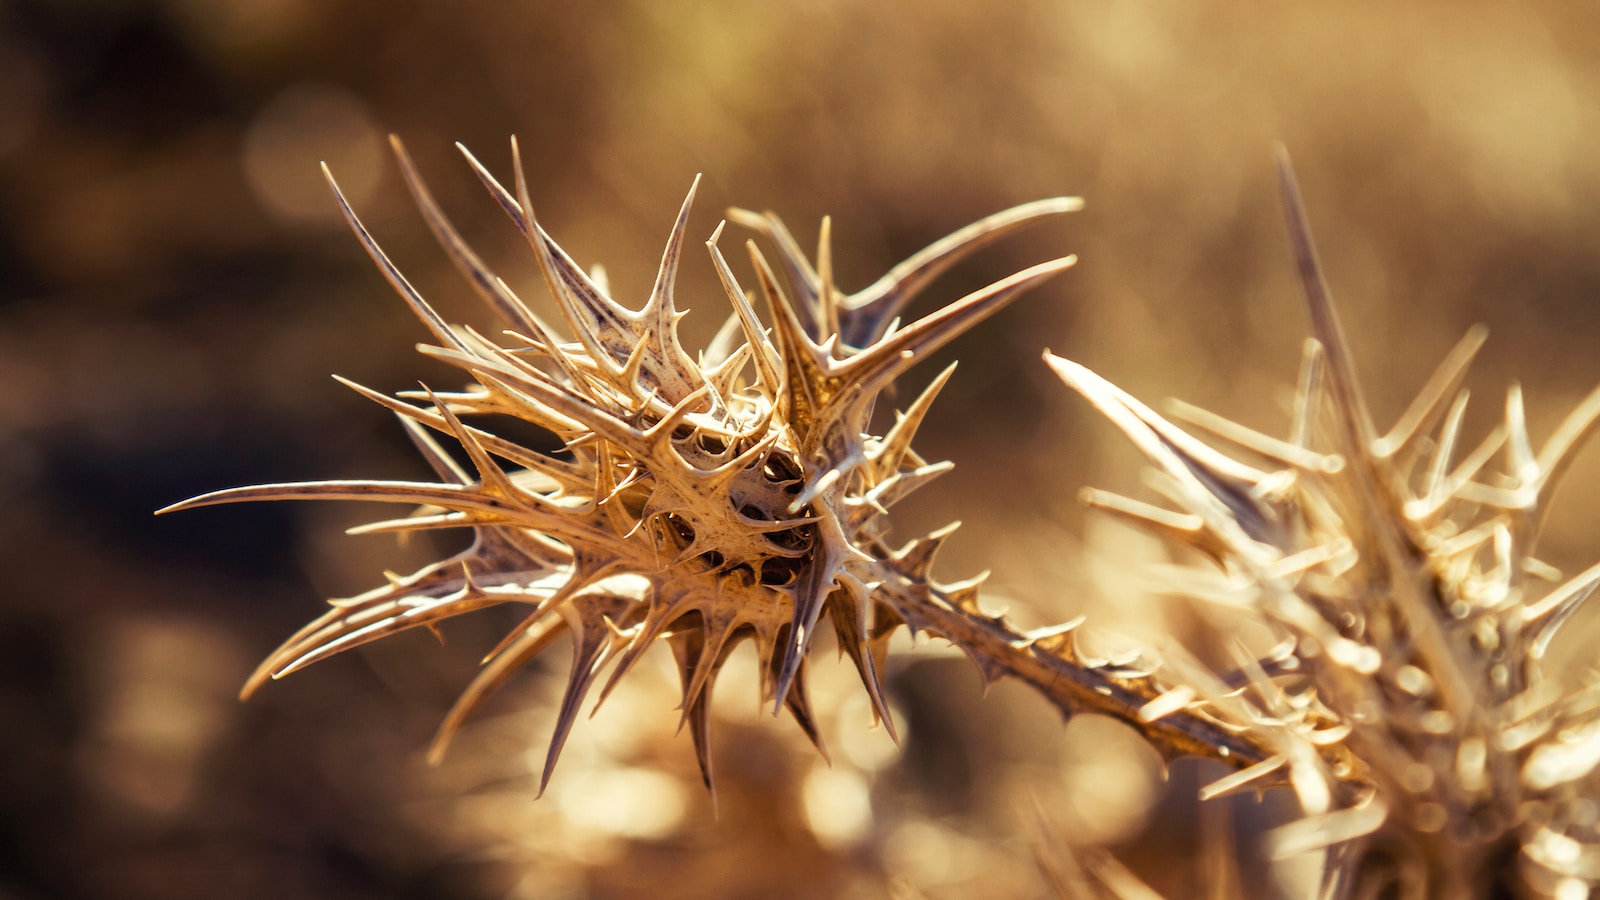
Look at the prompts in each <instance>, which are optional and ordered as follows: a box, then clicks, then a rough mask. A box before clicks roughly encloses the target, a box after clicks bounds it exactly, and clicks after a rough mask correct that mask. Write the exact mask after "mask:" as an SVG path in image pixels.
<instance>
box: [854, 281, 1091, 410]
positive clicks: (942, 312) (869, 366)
mask: <svg viewBox="0 0 1600 900" xmlns="http://www.w3.org/2000/svg"><path fill="white" fill-rule="evenodd" d="M1077 261H1078V258H1077V257H1076V256H1064V257H1061V258H1060V259H1054V260H1051V261H1049V262H1044V263H1040V264H1038V265H1036V266H1030V267H1028V268H1026V269H1023V270H1022V271H1021V272H1018V273H1017V274H1015V275H1012V276H1010V277H1009V278H1003V279H1001V280H1000V281H997V282H995V283H994V284H991V285H989V286H988V287H986V288H982V289H980V290H977V291H974V292H972V293H970V294H968V295H967V296H965V297H962V298H961V299H960V300H957V301H955V302H954V303H951V304H949V305H948V306H944V307H941V308H940V309H938V310H936V311H934V312H932V313H929V314H928V315H926V316H924V317H922V318H921V319H918V320H917V321H915V322H913V323H911V324H910V325H908V326H906V327H905V328H904V329H902V330H901V331H899V332H896V333H895V334H894V335H893V336H891V337H888V338H885V339H884V340H882V341H880V342H878V343H876V344H873V345H872V346H871V347H870V348H867V349H864V350H862V351H861V352H860V353H858V354H856V355H855V356H852V357H850V358H849V359H847V360H845V361H844V362H842V363H840V364H839V373H840V374H841V375H842V376H843V377H845V378H846V379H847V381H848V383H849V386H850V390H851V392H852V395H853V396H855V397H858V398H861V399H860V401H858V402H866V401H870V400H871V398H873V397H875V396H876V395H877V394H878V392H879V391H882V390H883V389H884V388H885V387H887V386H888V384H889V382H890V381H892V380H894V378H896V377H898V376H899V375H900V374H901V373H903V372H904V371H905V370H907V369H909V368H911V367H912V366H913V365H915V364H916V363H918V362H920V361H921V360H922V359H923V357H925V356H926V355H927V354H929V353H932V352H934V351H935V350H938V349H939V348H940V347H943V346H944V345H945V344H948V343H949V342H950V341H952V340H954V339H955V338H957V337H958V336H960V335H961V334H962V333H963V332H965V331H967V330H968V329H970V328H972V326H974V325H976V324H978V323H979V322H981V321H983V320H984V319H986V318H988V317H989V316H992V315H994V314H995V313H997V312H999V311H1000V310H1002V309H1004V308H1005V307H1006V306H1007V305H1009V304H1010V303H1011V301H1013V300H1015V299H1016V298H1017V297H1020V296H1021V295H1022V294H1023V293H1024V292H1026V291H1028V290H1031V289H1032V288H1034V287H1036V286H1038V285H1039V284H1041V283H1043V282H1045V281H1047V280H1049V279H1051V278H1053V277H1055V276H1056V275H1059V274H1061V273H1062V272H1064V271H1066V270H1067V269H1070V268H1072V266H1073V265H1075V264H1076V263H1077Z"/></svg>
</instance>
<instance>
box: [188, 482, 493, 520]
mask: <svg viewBox="0 0 1600 900" xmlns="http://www.w3.org/2000/svg"><path fill="white" fill-rule="evenodd" d="M258 500H371V501H375V502H380V503H412V504H419V505H429V506H438V507H443V508H445V509H455V510H460V511H462V512H484V513H491V514H493V513H506V512H509V510H508V509H507V508H506V506H505V505H504V503H503V502H502V501H500V500H497V499H494V498H487V497H485V496H484V495H483V494H480V493H478V492H477V491H475V490H473V489H472V487H471V486H470V485H459V486H452V485H442V484H436V483H433V482H428V481H366V480H360V479H352V480H329V481H294V482H284V483H282V484H260V485H252V486H250V487H237V488H228V489H225V490H220V491H212V492H210V493H208V494H201V495H200V496H198V497H192V498H190V499H188V500H184V501H183V502H181V503H174V504H172V505H171V506H168V507H164V508H162V509H158V510H156V515H163V514H166V513H170V512H178V511H179V510H185V509H198V508H199V507H202V506H216V505H219V504H223V503H244V502H247V501H258Z"/></svg>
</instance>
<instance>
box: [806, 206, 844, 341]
mask: <svg viewBox="0 0 1600 900" xmlns="http://www.w3.org/2000/svg"><path fill="white" fill-rule="evenodd" d="M816 301H817V308H816V313H815V315H816V318H817V322H818V325H819V326H820V327H821V330H820V331H819V332H818V333H816V334H814V335H812V337H813V338H815V339H816V340H818V341H821V340H825V339H827V338H828V337H831V336H833V335H836V334H839V333H840V331H839V328H840V323H839V306H840V303H839V297H838V288H836V287H835V286H834V284H833V217H832V216H823V217H822V226H821V227H820V228H819V229H818V231H817V298H816Z"/></svg>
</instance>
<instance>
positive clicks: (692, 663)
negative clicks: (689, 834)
mask: <svg viewBox="0 0 1600 900" xmlns="http://www.w3.org/2000/svg"><path fill="white" fill-rule="evenodd" d="M704 638H705V633H704V632H703V631H702V630H701V629H698V628H689V629H685V630H683V631H681V632H676V633H674V634H672V635H670V636H669V637H668V638H667V643H668V645H670V646H671V647H672V657H673V659H674V660H676V661H677V664H678V681H679V683H680V685H681V686H682V687H683V692H684V693H683V696H684V700H683V719H682V720H681V721H680V722H679V725H678V727H679V728H680V729H681V728H682V727H683V726H684V725H688V726H689V737H690V738H691V739H692V740H693V742H694V758H695V762H696V763H697V764H698V765H699V767H700V781H701V783H702V784H703V785H704V786H705V789H706V793H708V794H710V795H711V802H712V806H713V808H715V806H716V798H717V792H716V782H715V779H714V778H713V776H712V766H711V696H710V693H711V692H710V688H709V687H708V688H707V690H706V691H705V693H703V694H698V695H696V696H694V697H692V698H691V696H690V693H689V684H690V682H691V681H692V680H693V679H694V677H695V673H697V672H699V671H700V669H701V668H702V667H703V666H704V665H705V663H706V658H707V653H706V647H705V640H704ZM711 687H715V685H712V686H711Z"/></svg>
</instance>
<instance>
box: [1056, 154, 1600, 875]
mask: <svg viewBox="0 0 1600 900" xmlns="http://www.w3.org/2000/svg"><path fill="white" fill-rule="evenodd" d="M1280 171H1281V176H1282V190H1283V195H1284V200H1285V205H1286V207H1287V209H1288V213H1289V224H1290V232H1291V237H1292V244H1293V247H1294V251H1295V256H1296V260H1297V263H1298V266H1299V270H1300V275H1301V280H1302V282H1303V284H1304V287H1305V293H1306V298H1307V301H1308V308H1309V311H1310V318H1311V326H1312V333H1313V336H1314V337H1313V339H1312V340H1310V341H1308V342H1307V345H1306V353H1305V363H1304V368H1303V371H1302V375H1301V379H1300V385H1299V391H1298V395H1297V397H1296V401H1295V407H1294V419H1293V422H1292V423H1291V426H1290V433H1289V437H1288V438H1287V439H1279V438H1274V437H1269V436H1267V435H1263V434H1259V433H1257V432H1254V431H1251V430H1249V429H1247V428H1245V427H1244V426H1241V425H1238V424H1235V423H1233V422H1230V421H1228V420H1226V419H1223V418H1222V417H1220V416H1216V415H1213V414H1211V413H1208V412H1205V411H1203V410H1199V409H1196V408H1194V407H1190V406H1187V405H1183V404H1177V405H1175V407H1174V411H1175V415H1174V418H1177V419H1179V420H1180V421H1183V422H1185V423H1186V424H1187V425H1188V426H1190V428H1191V429H1192V430H1193V431H1194V432H1198V433H1201V434H1206V435H1208V436H1209V437H1210V438H1211V439H1213V440H1214V441H1215V442H1217V443H1219V444H1220V445H1222V446H1225V447H1227V448H1229V450H1230V451H1231V453H1230V454H1224V453H1222V452H1220V451H1219V450H1216V449H1213V447H1212V446H1210V445H1208V444H1207V443H1206V442H1203V441H1202V440H1200V439H1199V438H1198V437H1197V436H1195V434H1194V433H1191V431H1185V430H1184V429H1183V428H1180V427H1179V426H1178V425H1177V424H1174V422H1172V421H1170V420H1169V419H1168V418H1165V417H1163V416H1161V415H1159V414H1158V413H1156V412H1155V411H1154V410H1152V409H1150V408H1149V407H1147V406H1145V405H1144V404H1142V403H1140V402H1139V401H1138V400H1136V399H1134V398H1133V397H1131V396H1129V395H1127V394H1126V393H1124V392H1122V391H1121V390H1119V389H1117V388H1116V387H1114V386H1113V385H1111V384H1110V383H1109V382H1107V381H1105V380H1104V379H1102V378H1100V377H1099V376H1097V375H1095V374H1094V373H1093V372H1090V371H1089V370H1088V369H1086V368H1084V367H1082V366H1080V365H1077V364H1075V363H1072V362H1069V361H1067V360H1063V359H1058V358H1055V357H1051V356H1049V355H1048V354H1047V361H1048V363H1049V364H1050V365H1051V367H1052V368H1053V369H1054V370H1055V371H1056V373H1057V374H1058V375H1060V377H1061V378H1062V379H1063V380H1064V381H1065V382H1066V383H1067V384H1068V385H1069V386H1071V387H1072V388H1074V389H1075V390H1077V391H1078V392H1079V393H1081V394H1082V395H1083V396H1084V397H1086V398H1087V399H1088V400H1089V401H1090V402H1091V403H1092V404H1094V406H1095V407H1096V408H1098V409H1099V410H1100V411H1101V412H1102V413H1104V414H1105V415H1106V416H1107V417H1108V418H1109V419H1110V420H1111V421H1112V422H1113V423H1114V424H1115V425H1116V426H1117V427H1118V428H1119V429H1121V430H1122V431H1123V432H1124V434H1126V435H1127V437H1128V438H1129V439H1131V440H1132V441H1133V443H1134V444H1135V445H1136V446H1137V447H1138V448H1139V449H1140V450H1141V451H1142V452H1143V453H1144V454H1145V455H1146V457H1147V458H1148V459H1149V460H1150V462H1151V463H1152V464H1153V466H1154V470H1155V477H1154V479H1153V483H1154V484H1156V486H1157V487H1158V488H1159V490H1160V491H1161V493H1163V494H1164V495H1165V497H1166V499H1167V500H1169V501H1170V502H1171V503H1172V505H1173V506H1175V507H1176V510H1173V509H1169V508H1162V507H1155V506H1150V505H1147V504H1144V503H1141V502H1139V501H1134V500H1130V499H1127V498H1122V497H1118V496H1116V495H1112V494H1107V493H1103V492H1098V491H1091V492H1088V493H1087V494H1086V496H1087V499H1088V500H1089V502H1090V503H1091V504H1092V505H1094V506H1097V507H1100V508H1102V509H1105V510H1107V511H1109V512H1111V513H1114V514H1117V515H1120V516H1123V517H1125V518H1128V519H1130V520H1132V521H1134V522H1135V523H1137V524H1139V525H1140V526H1142V527H1144V528H1145V529H1147V530H1149V531H1151V532H1154V533H1156V534H1158V535H1160V536H1162V537H1164V538H1166V539H1168V540H1169V541H1171V542H1173V543H1174V544H1176V545H1179V546H1181V547H1184V548H1186V549H1188V550H1190V551H1193V553H1192V554H1191V555H1196V556H1198V557H1200V558H1202V559H1203V560H1204V562H1203V563H1202V564H1200V565H1197V566H1193V567H1187V568H1184V569H1182V570H1181V572H1180V574H1178V575H1177V577H1175V578H1174V579H1173V580H1172V583H1171V591H1172V592H1173V593H1175V594H1181V595H1185V596H1188V597H1190V598H1194V599H1195V600H1197V601H1198V602H1202V603H1205V604H1216V605H1222V606H1225V607H1228V608H1229V609H1231V610H1234V611H1235V612H1238V611H1242V612H1243V613H1244V614H1246V615H1247V616H1250V617H1253V618H1255V619H1257V620H1259V621H1261V622H1264V623H1266V624H1267V625H1268V626H1269V627H1270V628H1271V629H1272V631H1273V633H1275V634H1276V635H1278V636H1280V637H1281V638H1282V640H1283V644H1282V646H1281V649H1280V651H1279V652H1278V653H1276V654H1274V655H1273V656H1270V657H1268V658H1266V659H1261V658H1257V657H1255V656H1253V655H1251V654H1249V653H1246V652H1245V651H1244V650H1243V648H1242V647H1238V648H1235V658H1236V659H1237V660H1238V668H1237V670H1236V671H1234V672H1232V673H1230V674H1229V675H1226V676H1219V675H1215V674H1213V673H1212V672H1211V671H1209V670H1208V669H1207V668H1206V667H1204V666H1202V665H1200V664H1199V663H1198V662H1196V661H1194V660H1193V659H1191V658H1189V657H1187V656H1186V655H1185V654H1183V653H1181V652H1177V651H1175V652H1172V653H1169V654H1167V659H1166V660H1165V668H1164V672H1163V678H1164V679H1165V680H1166V681H1165V683H1166V684H1167V685H1169V689H1168V691H1167V692H1166V693H1165V694H1163V695H1162V696H1161V697H1159V698H1157V699H1156V700H1153V701H1152V702H1151V703H1149V704H1148V705H1147V706H1146V707H1145V708H1144V710H1143V711H1142V713H1141V716H1140V718H1141V719H1143V720H1145V721H1146V722H1151V723H1153V722H1157V721H1160V720H1161V719H1162V718H1163V717H1165V716H1168V715H1173V714H1178V713H1181V712H1184V711H1188V712H1195V711H1200V712H1201V714H1203V715H1204V716H1206V717H1208V718H1212V719H1214V720H1216V721H1218V722H1219V723H1220V724H1221V725H1222V726H1224V727H1226V728H1227V729H1230V730H1233V731H1237V732H1239V733H1242V734H1248V735H1250V736H1252V737H1253V738H1254V739H1256V740H1257V741H1258V742H1259V743H1260V745H1261V746H1262V747H1263V749H1264V750H1265V752H1266V754H1267V755H1265V756H1264V757H1263V758H1262V759H1261V760H1260V761H1259V762H1256V763H1255V764H1253V765H1250V766H1249V767H1247V768H1244V769H1243V770H1241V771H1238V772H1236V773H1234V774H1232V775H1230V776H1228V777H1227V778H1224V779H1223V780H1222V781H1220V782H1218V783H1216V784H1214V785H1212V786H1211V787H1210V788H1208V789H1207V791H1206V795H1208V796H1216V795H1220V794H1224V793H1227V792H1231V791H1236V790H1239V789H1243V788H1246V787H1255V788H1260V787H1263V786H1266V785H1271V784H1287V785H1289V786H1291V787H1292V788H1293V790H1294V791H1295V792H1296V794H1297V795H1298V797H1299V801H1300V804H1301V807H1302V810H1303V812H1304V815H1305V817H1304V818H1303V819H1301V820H1299V821H1297V822H1294V823H1292V824H1290V825H1287V826H1284V827H1282V828H1281V829H1279V830H1278V831H1277V832H1276V833H1275V834H1274V836H1273V847H1274V849H1275V850H1276V852H1277V853H1278V854H1280V855H1293V854H1298V853H1303V852H1321V853H1324V854H1326V866H1325V869H1324V871H1325V873H1326V883H1325V885H1324V894H1323V895H1324V896H1359V897H1369V896H1408V897H1409V896H1419V897H1420V896H1429V897H1445V896H1449V897H1457V896H1463V897H1464V896H1491V895H1496V896H1498V895H1499V894H1496V893H1495V892H1496V891H1504V890H1506V889H1507V887H1508V885H1507V883H1506V882H1505V881H1504V880H1503V879H1505V878H1506V877H1507V875H1506V873H1507V872H1509V871H1512V870H1513V868H1520V870H1521V876H1522V880H1523V881H1524V882H1525V887H1526V888H1527V889H1528V890H1529V891H1530V892H1531V893H1533V894H1534V895H1538V896H1546V895H1548V896H1557V897H1569V896H1570V897H1585V896H1590V895H1591V892H1592V891H1593V890H1595V888H1596V887H1597V886H1600V821H1597V816H1596V808H1595V797H1596V796H1597V792H1600V690H1597V688H1596V686H1595V672H1594V671H1593V670H1590V671H1589V672H1587V673H1585V674H1584V679H1585V681H1584V686H1581V687H1579V688H1577V689H1576V690H1574V689H1572V688H1571V686H1570V685H1568V684H1566V683H1565V682H1564V681H1563V680H1562V679H1561V678H1560V677H1558V676H1559V675H1560V673H1553V672H1548V671H1546V665H1545V663H1546V657H1547V652H1548V650H1549V648H1550V646H1551V642H1552V641H1553V640H1554V639H1555V638H1556V637H1557V635H1558V634H1559V633H1560V630H1561V628H1562V625H1563V623H1565V622H1568V621H1570V620H1571V618H1572V616H1573V614H1574V613H1575V612H1576V611H1577V610H1578V608H1579V607H1580V606H1581V605H1582V604H1583V603H1585V602H1586V601H1587V600H1588V598H1589V597H1590V596H1591V595H1592V593H1593V591H1594V589H1595V587H1596V585H1597V584H1600V566H1596V567H1593V568H1590V569H1588V570H1586V571H1584V572H1583V573H1581V574H1579V575H1578V576H1576V577H1575V578H1571V579H1569V580H1566V581H1562V580H1561V579H1560V578H1559V577H1558V575H1557V573H1556V572H1555V570H1554V569H1553V568H1552V567H1550V566H1549V565H1547V564H1545V563H1543V562H1541V561H1539V559H1538V558H1537V556H1536V555H1535V554H1536V551H1537V549H1538V541H1539V536H1540V532H1541V530H1542V528H1543V525H1544V522H1545V516H1546V514H1547V512H1548V510H1549V508H1550V505H1551V500H1552V498H1553V494H1554V491H1555V488H1556V486H1557V485H1558V483H1559V481H1560V479H1561V476H1562V474H1563V473H1564V472H1565V471H1566V468H1567V466H1568V464H1569V463H1570V462H1571V460H1572V458H1573V455H1574V452H1575V451H1576V449H1577V448H1578V447H1579V445H1580V444H1581V443H1582V442H1583V441H1584V439H1586V438H1587V437H1588V436H1589V435H1590V434H1591V433H1592V432H1593V431H1594V429H1595V427H1596V424H1597V422H1600V390H1596V391H1595V392H1594V393H1591V394H1590V395H1589V396H1588V397H1587V398H1586V399H1585V400H1584V401H1583V402H1582V403H1581V404H1580V405H1579V406H1578V408H1577V409H1575V410H1574V411H1573V412H1572V413H1571V415H1569V416H1568V417H1567V419H1566V420H1565V421H1564V422H1562V423H1561V425H1560V426H1559V427H1558V428H1557V429H1556V431H1555V433H1554V434H1553V435H1552V436H1551V437H1550V438H1549V439H1548V440H1547V441H1546V442H1545V444H1544V446H1543V447H1542V449H1539V450H1537V451H1535V450H1534V444H1533V441H1532V440H1531V439H1530V436H1529V434H1528V430H1527V427H1526V423H1525V421H1524V416H1523V407H1522V397H1521V394H1520V392H1519V390H1518V389H1517V388H1516V387H1515V386H1513V387H1512V388H1511V390H1510V391H1509V393H1508V395H1507V398H1506V405H1505V420H1504V422H1503V423H1502V424H1501V425H1500V426H1498V427H1497V428H1495V429H1494V430H1493V431H1492V432H1491V433H1490V434H1489V435H1488V436H1487V437H1486V438H1484V439H1483V440H1482V441H1480V442H1479V443H1478V444H1477V445H1476V446H1474V447H1471V448H1466V447H1465V446H1464V445H1463V444H1462V442H1461V434H1460V432H1461V426H1462V420H1463V414H1464V412H1465V409H1466V405H1467V393H1466V391H1465V390H1463V389H1462V388H1461V385H1462V382H1463V379H1464V377H1465V374H1466V371H1467V368H1468V365H1469V364H1470V362H1471V360H1472V358H1473V355H1474V354H1475V353H1476V351H1477V350H1478V348H1479V346H1480V345H1481V344H1482V343H1483V340H1484V332H1483V330H1482V329H1473V330H1472V331H1469V332H1468V333H1467V335H1466V337H1464V338H1463V339H1462V341H1461V342H1460V343H1459V344H1458V345H1457V346H1456V348H1455V349H1454V350H1453V351H1452V352H1451V353H1450V355H1449V356H1448V357H1447V358H1446V359H1445V361H1444V363H1443V364H1442V365H1441V366H1440V368H1439V369H1438V371H1437V372H1436V374H1435V375H1434V376H1433V377H1432V379H1430V380H1429V382H1428V383H1427V385H1426V386H1425V387H1424V388H1423V390H1422V392H1421V394H1420V395H1419V396H1418V397H1417V398H1416V400H1415V401H1414V402H1413V403H1412V404H1411V406H1410V408H1409V409H1408V410H1407V411H1406V412H1405V414H1404V415H1403V416H1402V417H1401V419H1400V421H1399V423H1398V424H1397V425H1395V427H1394V428H1392V429H1391V430H1390V431H1388V432H1387V433H1385V434H1381V435H1380V434H1379V433H1378V432H1377V430H1376V428H1375V427H1374V425H1373V423H1372V420H1371V418H1370V416H1369V414H1368V412H1367V407H1366V404H1365V401H1364V399H1363V395H1362V393H1361V391H1360V389H1359V388H1358V385H1357V382H1356V376H1355V368H1354V365H1353V363H1352V361H1351V354H1350V350H1349V347H1348V346H1347V344H1346V343H1345V339H1344V336H1343V332H1342V329H1341V326H1340V324H1339V320H1338V317H1337V315H1336V313H1335V310H1334V306H1333V304H1332V301H1331V298H1330V295H1329V293H1328V289H1327V286H1326V285H1325V284H1324V282H1323V278H1322V274H1321V271H1320V269H1319V266H1318V263H1317V259H1316V254H1315V250H1314V249H1313V246H1312V242H1311V237H1310V229H1309V226H1308V225H1307V223H1306V220H1305V216H1304V213H1303V211H1302V209H1301V205H1300V200H1299V196H1298V193H1297V190H1296V188H1295V185H1294V181H1293V177H1292V173H1291V172H1290V169H1289V166H1288V162H1287V158H1284V159H1283V162H1282V164H1281V170H1280ZM1497 457H1498V458H1499V459H1500V460H1501V466H1500V467H1499V469H1498V471H1496V470H1495V468H1493V467H1492V463H1493V461H1494V460H1495V459H1496V458H1497Z"/></svg>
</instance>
